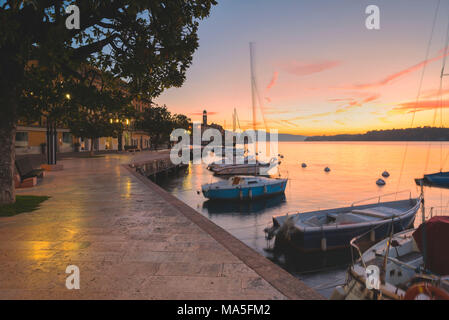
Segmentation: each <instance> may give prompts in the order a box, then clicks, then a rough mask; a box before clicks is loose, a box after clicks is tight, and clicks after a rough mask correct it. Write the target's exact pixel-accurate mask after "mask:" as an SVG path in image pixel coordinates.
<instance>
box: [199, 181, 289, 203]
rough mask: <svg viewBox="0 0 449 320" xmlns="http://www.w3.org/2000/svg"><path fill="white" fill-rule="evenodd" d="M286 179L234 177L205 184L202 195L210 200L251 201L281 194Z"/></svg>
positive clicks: (285, 184)
mask: <svg viewBox="0 0 449 320" xmlns="http://www.w3.org/2000/svg"><path fill="white" fill-rule="evenodd" d="M286 186H287V179H271V178H265V177H249V176H235V177H232V178H229V179H228V180H225V181H219V182H216V183H211V184H205V185H203V186H202V187H201V189H202V192H203V195H204V196H205V197H206V198H208V199H211V200H251V199H255V198H261V197H270V196H274V195H277V194H282V193H284V191H285V187H286Z"/></svg>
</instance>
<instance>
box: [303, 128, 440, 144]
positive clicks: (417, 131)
mask: <svg viewBox="0 0 449 320" xmlns="http://www.w3.org/2000/svg"><path fill="white" fill-rule="evenodd" d="M305 141H449V128H435V127H422V128H409V129H391V130H374V131H368V132H367V133H365V134H340V135H335V136H313V137H307V138H306V139H305Z"/></svg>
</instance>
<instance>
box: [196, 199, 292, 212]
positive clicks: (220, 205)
mask: <svg viewBox="0 0 449 320" xmlns="http://www.w3.org/2000/svg"><path fill="white" fill-rule="evenodd" d="M285 204H286V198H285V195H276V196H274V197H271V198H267V199H254V200H253V201H224V200H207V201H205V202H204V203H203V209H204V210H203V211H205V212H207V213H208V214H209V216H213V215H216V214H217V215H219V214H223V215H224V214H227V215H231V216H236V215H239V216H240V215H242V214H243V215H251V214H256V215H257V214H261V213H263V211H264V210H267V209H271V210H275V209H281V208H282V207H283V206H285Z"/></svg>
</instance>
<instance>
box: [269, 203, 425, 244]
mask: <svg viewBox="0 0 449 320" xmlns="http://www.w3.org/2000/svg"><path fill="white" fill-rule="evenodd" d="M379 200H380V198H379ZM420 204H421V202H420V199H419V198H415V199H413V198H410V199H406V200H399V201H392V202H380V201H379V202H377V203H373V204H367V205H359V206H354V205H353V206H351V207H346V208H336V209H329V210H320V211H312V212H305V213H296V214H287V215H281V216H275V217H273V226H272V227H271V228H267V229H265V232H266V233H267V239H272V238H273V237H276V239H275V246H276V247H278V248H283V247H287V248H293V249H295V250H298V251H300V252H312V251H328V250H335V249H343V248H348V247H350V241H351V240H352V239H353V238H354V237H357V236H359V235H361V234H363V233H366V232H369V231H370V230H373V228H376V230H375V232H373V234H371V235H370V239H369V240H368V242H369V243H373V242H375V241H376V240H379V239H383V238H385V236H387V235H388V232H389V230H390V225H391V223H392V222H393V224H394V230H396V231H402V230H405V229H407V228H409V227H410V226H412V225H413V222H414V220H415V215H416V212H417V211H418V209H419V208H420Z"/></svg>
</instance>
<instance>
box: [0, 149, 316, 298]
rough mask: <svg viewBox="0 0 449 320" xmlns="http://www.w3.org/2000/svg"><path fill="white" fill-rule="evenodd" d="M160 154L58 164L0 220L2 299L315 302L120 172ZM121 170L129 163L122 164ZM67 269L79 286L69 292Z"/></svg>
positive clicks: (299, 286)
mask: <svg viewBox="0 0 449 320" xmlns="http://www.w3.org/2000/svg"><path fill="white" fill-rule="evenodd" d="M166 156H167V153H164V152H143V153H138V154H136V155H129V154H108V155H105V156H101V157H97V158H72V159H70V158H69V159H64V160H63V161H60V162H59V163H61V164H63V165H64V170H63V171H60V172H49V173H47V175H46V177H45V178H44V180H43V181H42V183H41V184H40V185H38V186H37V187H35V188H32V189H27V190H21V191H19V194H27V195H47V196H50V197H51V198H50V200H48V201H46V202H44V203H43V204H42V206H41V208H40V209H39V210H37V211H35V212H32V213H25V214H20V215H17V216H15V217H8V218H0V299H170V300H172V299H226V300H227V299H301V298H305V299H319V298H321V297H320V296H319V295H318V294H316V293H315V292H314V291H312V290H310V289H308V288H307V287H306V286H305V285H304V284H303V283H302V282H300V281H299V280H297V279H295V278H294V277H292V276H291V275H290V274H288V273H287V272H285V271H284V270H282V269H281V268H279V267H278V266H276V265H274V264H273V263H271V262H270V261H268V260H267V259H265V258H264V257H262V256H260V255H259V254H258V253H256V252H255V251H253V250H252V249H250V248H248V247H246V246H245V245H244V244H243V243H241V242H240V241H239V240H237V239H235V238H233V237H232V236H231V235H230V234H228V233H227V232H226V231H224V230H222V229H220V228H219V227H217V226H215V225H214V224H213V223H212V222H210V221H209V220H207V219H206V218H205V217H203V216H201V214H199V213H196V211H194V210H193V209H191V208H189V207H187V206H186V205H184V204H183V203H181V202H180V201H179V200H177V199H175V198H174V197H172V196H171V195H169V194H168V193H166V192H165V191H163V190H161V189H160V188H159V187H157V186H156V185H154V184H153V183H151V182H150V181H149V180H147V179H145V178H143V177H141V176H138V175H137V174H135V173H133V172H132V170H130V169H128V168H127V164H129V163H132V162H133V161H138V162H141V161H145V160H148V161H149V160H152V159H158V158H160V157H166ZM125 165H126V166H125ZM68 265H76V266H78V267H79V269H80V289H79V290H68V289H67V288H66V286H65V283H66V277H67V276H68V274H66V273H65V271H66V267H67V266H68Z"/></svg>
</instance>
